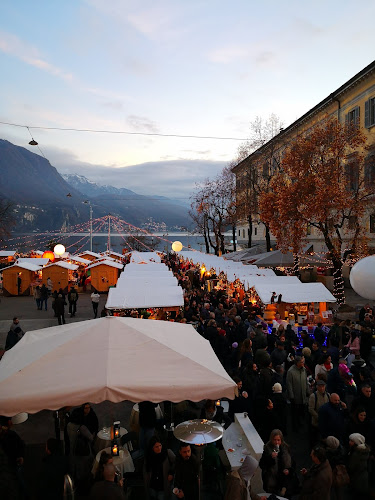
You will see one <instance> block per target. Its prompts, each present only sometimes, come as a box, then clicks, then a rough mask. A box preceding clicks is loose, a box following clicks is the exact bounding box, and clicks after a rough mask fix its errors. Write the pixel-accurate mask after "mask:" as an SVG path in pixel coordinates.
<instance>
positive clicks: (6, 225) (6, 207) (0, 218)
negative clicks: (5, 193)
mask: <svg viewBox="0 0 375 500" xmlns="http://www.w3.org/2000/svg"><path fill="white" fill-rule="evenodd" d="M15 224H16V218H15V216H14V212H13V203H11V202H10V201H8V200H1V199H0V241H3V240H4V239H5V238H7V237H8V236H9V235H10V232H11V230H12V227H13V226H15Z"/></svg>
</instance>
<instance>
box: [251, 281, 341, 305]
mask: <svg viewBox="0 0 375 500" xmlns="http://www.w3.org/2000/svg"><path fill="white" fill-rule="evenodd" d="M279 279H280V277H279ZM296 279H297V278H296ZM253 286H254V289H255V291H256V293H257V294H258V295H259V298H260V299H261V301H262V302H263V303H264V304H270V303H271V297H272V294H273V292H276V295H277V296H279V294H282V298H281V302H286V303H288V304H291V303H298V302H304V303H305V302H336V299H335V297H334V296H333V295H332V294H331V292H330V291H329V290H328V289H327V288H326V287H325V286H324V285H323V283H301V282H299V283H291V282H289V283H288V282H285V281H284V283H283V282H279V281H274V282H269V283H262V282H260V281H258V282H256V283H255V284H254V285H253Z"/></svg>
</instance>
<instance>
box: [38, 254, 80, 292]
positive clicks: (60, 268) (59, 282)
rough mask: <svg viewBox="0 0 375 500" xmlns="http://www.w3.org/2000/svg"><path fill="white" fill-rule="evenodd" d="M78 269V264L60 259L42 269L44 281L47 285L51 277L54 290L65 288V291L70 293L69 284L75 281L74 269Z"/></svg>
mask: <svg viewBox="0 0 375 500" xmlns="http://www.w3.org/2000/svg"><path fill="white" fill-rule="evenodd" d="M77 269H78V265H77V264H69V262H64V261H59V262H53V263H52V264H50V265H49V266H46V267H43V269H42V282H43V284H45V285H46V286H47V279H48V278H51V280H52V283H53V289H54V290H60V288H62V289H63V292H64V293H68V291H69V285H70V283H71V282H73V281H74V280H73V276H72V274H73V271H76V270H77Z"/></svg>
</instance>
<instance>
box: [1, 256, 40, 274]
mask: <svg viewBox="0 0 375 500" xmlns="http://www.w3.org/2000/svg"><path fill="white" fill-rule="evenodd" d="M35 260H36V259H35ZM38 260H40V259H38ZM11 267H20V268H21V269H26V270H27V271H40V270H41V269H43V268H42V266H37V265H35V264H30V263H29V262H19V263H17V262H16V263H14V264H13V265H12V266H8V267H4V268H3V269H2V270H1V272H3V271H5V269H10V268H11Z"/></svg>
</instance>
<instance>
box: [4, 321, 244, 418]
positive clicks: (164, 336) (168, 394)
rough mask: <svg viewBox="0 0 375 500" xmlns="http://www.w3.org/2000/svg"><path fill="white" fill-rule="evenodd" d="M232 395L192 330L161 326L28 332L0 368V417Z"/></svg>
mask: <svg viewBox="0 0 375 500" xmlns="http://www.w3.org/2000/svg"><path fill="white" fill-rule="evenodd" d="M82 374H84V376H82ZM236 391H237V385H236V384H235V382H233V380H232V379H231V378H230V377H229V375H228V374H227V373H226V371H225V370H224V368H223V367H222V365H221V364H220V362H219V360H218V359H217V357H216V355H215V354H214V352H213V350H212V348H211V345H210V343H209V342H208V341H207V340H205V339H204V338H203V337H201V336H200V335H199V333H198V332H196V330H195V329H194V328H193V326H192V325H185V324H180V323H170V322H166V321H146V320H142V319H134V318H116V317H106V318H99V319H96V320H89V321H81V322H77V323H70V324H66V325H62V326H54V327H50V328H44V329H42V330H35V331H28V332H26V334H25V335H24V336H23V338H22V339H21V340H20V341H19V342H18V343H17V344H16V345H15V346H14V347H13V348H12V349H11V350H9V351H7V352H6V353H5V355H4V357H3V358H2V360H1V363H0V410H1V413H2V414H4V415H15V414H17V413H20V412H24V411H25V412H28V413H35V412H38V411H40V410H43V409H50V410H57V409H59V408H61V407H63V406H78V405H81V404H82V403H84V402H85V401H91V402H92V403H100V402H102V401H106V400H107V401H112V402H115V403H118V402H121V401H125V400H129V401H133V402H135V403H136V402H140V401H153V402H155V403H158V402H160V401H172V402H180V401H183V400H185V399H189V400H191V401H201V400H203V399H206V398H210V399H214V400H216V399H219V398H223V397H226V398H229V399H233V398H234V396H235V394H236Z"/></svg>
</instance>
